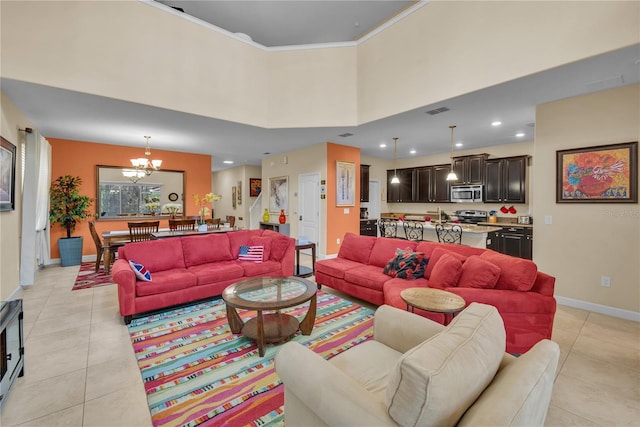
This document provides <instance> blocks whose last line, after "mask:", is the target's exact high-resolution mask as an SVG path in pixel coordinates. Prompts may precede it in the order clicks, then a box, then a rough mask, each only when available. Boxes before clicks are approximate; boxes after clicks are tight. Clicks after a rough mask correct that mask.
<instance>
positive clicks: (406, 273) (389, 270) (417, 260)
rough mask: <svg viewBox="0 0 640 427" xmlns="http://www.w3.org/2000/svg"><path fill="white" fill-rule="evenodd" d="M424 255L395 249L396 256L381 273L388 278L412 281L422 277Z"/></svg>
mask: <svg viewBox="0 0 640 427" xmlns="http://www.w3.org/2000/svg"><path fill="white" fill-rule="evenodd" d="M423 261H424V253H422V252H413V251H411V249H405V250H402V249H396V256H395V257H394V258H392V259H390V260H389V262H387V265H385V266H384V269H383V270H382V272H383V273H384V274H386V275H387V276H390V277H399V278H401V279H408V280H413V279H417V278H419V277H422V276H423V275H424V269H425V265H424V263H423Z"/></svg>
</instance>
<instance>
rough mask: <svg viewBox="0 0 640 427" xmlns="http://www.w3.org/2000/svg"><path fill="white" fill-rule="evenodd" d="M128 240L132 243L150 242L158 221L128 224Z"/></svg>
mask: <svg viewBox="0 0 640 427" xmlns="http://www.w3.org/2000/svg"><path fill="white" fill-rule="evenodd" d="M128 225H129V238H130V240H131V241H132V242H142V241H143V240H151V239H152V237H151V233H157V232H158V228H159V227H160V221H145V222H129V223H128Z"/></svg>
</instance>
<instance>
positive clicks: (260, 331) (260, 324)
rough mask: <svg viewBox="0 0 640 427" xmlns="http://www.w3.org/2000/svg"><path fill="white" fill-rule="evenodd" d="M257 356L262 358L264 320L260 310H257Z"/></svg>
mask: <svg viewBox="0 0 640 427" xmlns="http://www.w3.org/2000/svg"><path fill="white" fill-rule="evenodd" d="M257 341H258V355H259V356H260V357H262V356H264V319H263V317H262V310H258V339H257Z"/></svg>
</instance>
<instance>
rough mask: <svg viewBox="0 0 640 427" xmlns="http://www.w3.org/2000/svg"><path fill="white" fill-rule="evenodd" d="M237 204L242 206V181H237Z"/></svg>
mask: <svg viewBox="0 0 640 427" xmlns="http://www.w3.org/2000/svg"><path fill="white" fill-rule="evenodd" d="M238 204H239V205H241V204H242V181H238Z"/></svg>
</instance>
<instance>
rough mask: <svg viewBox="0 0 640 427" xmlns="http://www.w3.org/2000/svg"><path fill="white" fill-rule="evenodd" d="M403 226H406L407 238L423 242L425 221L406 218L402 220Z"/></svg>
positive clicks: (405, 233)
mask: <svg viewBox="0 0 640 427" xmlns="http://www.w3.org/2000/svg"><path fill="white" fill-rule="evenodd" d="M402 227H403V228H404V238H405V239H407V240H413V241H414V242H421V241H423V240H424V221H418V220H415V219H405V220H404V221H403V222H402Z"/></svg>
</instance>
